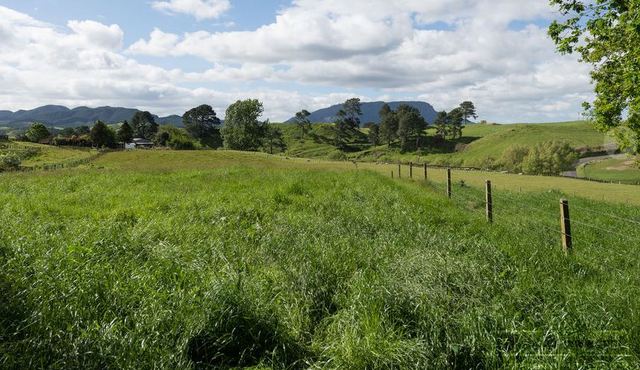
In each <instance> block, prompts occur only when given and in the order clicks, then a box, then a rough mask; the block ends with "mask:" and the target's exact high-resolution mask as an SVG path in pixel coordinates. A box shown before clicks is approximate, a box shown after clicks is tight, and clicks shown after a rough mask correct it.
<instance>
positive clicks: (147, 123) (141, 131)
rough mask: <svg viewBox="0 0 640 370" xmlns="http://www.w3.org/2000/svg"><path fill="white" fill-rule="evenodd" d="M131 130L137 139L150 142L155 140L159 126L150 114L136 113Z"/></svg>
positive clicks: (132, 119)
mask: <svg viewBox="0 0 640 370" xmlns="http://www.w3.org/2000/svg"><path fill="white" fill-rule="evenodd" d="M131 128H132V129H133V135H134V136H135V137H140V138H144V139H148V140H151V139H153V138H154V136H155V134H156V133H157V132H158V124H157V123H156V120H155V118H154V117H153V115H152V114H151V113H149V112H136V113H135V114H134V115H133V118H131Z"/></svg>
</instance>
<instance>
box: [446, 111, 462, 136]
mask: <svg viewBox="0 0 640 370" xmlns="http://www.w3.org/2000/svg"><path fill="white" fill-rule="evenodd" d="M447 121H448V126H449V130H448V131H449V135H450V136H451V138H452V139H457V138H461V137H462V129H463V128H464V111H463V110H462V108H460V107H458V108H455V109H454V110H452V111H451V112H449V113H448V114H447Z"/></svg>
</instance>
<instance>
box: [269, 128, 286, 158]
mask: <svg viewBox="0 0 640 370" xmlns="http://www.w3.org/2000/svg"><path fill="white" fill-rule="evenodd" d="M263 141H264V142H263V148H264V150H268V151H269V154H273V150H274V149H278V150H279V151H281V152H282V151H284V150H285V149H287V144H286V143H285V142H284V136H283V135H282V130H280V128H279V127H277V126H275V125H272V124H270V123H269V122H265V123H264V138H263Z"/></svg>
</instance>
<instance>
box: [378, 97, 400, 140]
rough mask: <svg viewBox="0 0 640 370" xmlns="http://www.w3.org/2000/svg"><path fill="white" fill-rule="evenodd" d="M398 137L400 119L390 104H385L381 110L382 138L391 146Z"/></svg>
mask: <svg viewBox="0 0 640 370" xmlns="http://www.w3.org/2000/svg"><path fill="white" fill-rule="evenodd" d="M397 137H398V117H397V116H396V114H395V112H394V111H393V110H391V107H389V104H386V103H385V104H384V105H383V106H382V108H381V109H380V138H381V139H382V140H384V141H386V142H387V144H388V145H391V142H393V141H394V140H395V139H397Z"/></svg>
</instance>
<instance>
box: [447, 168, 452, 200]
mask: <svg viewBox="0 0 640 370" xmlns="http://www.w3.org/2000/svg"><path fill="white" fill-rule="evenodd" d="M447 197H449V199H451V168H447Z"/></svg>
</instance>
